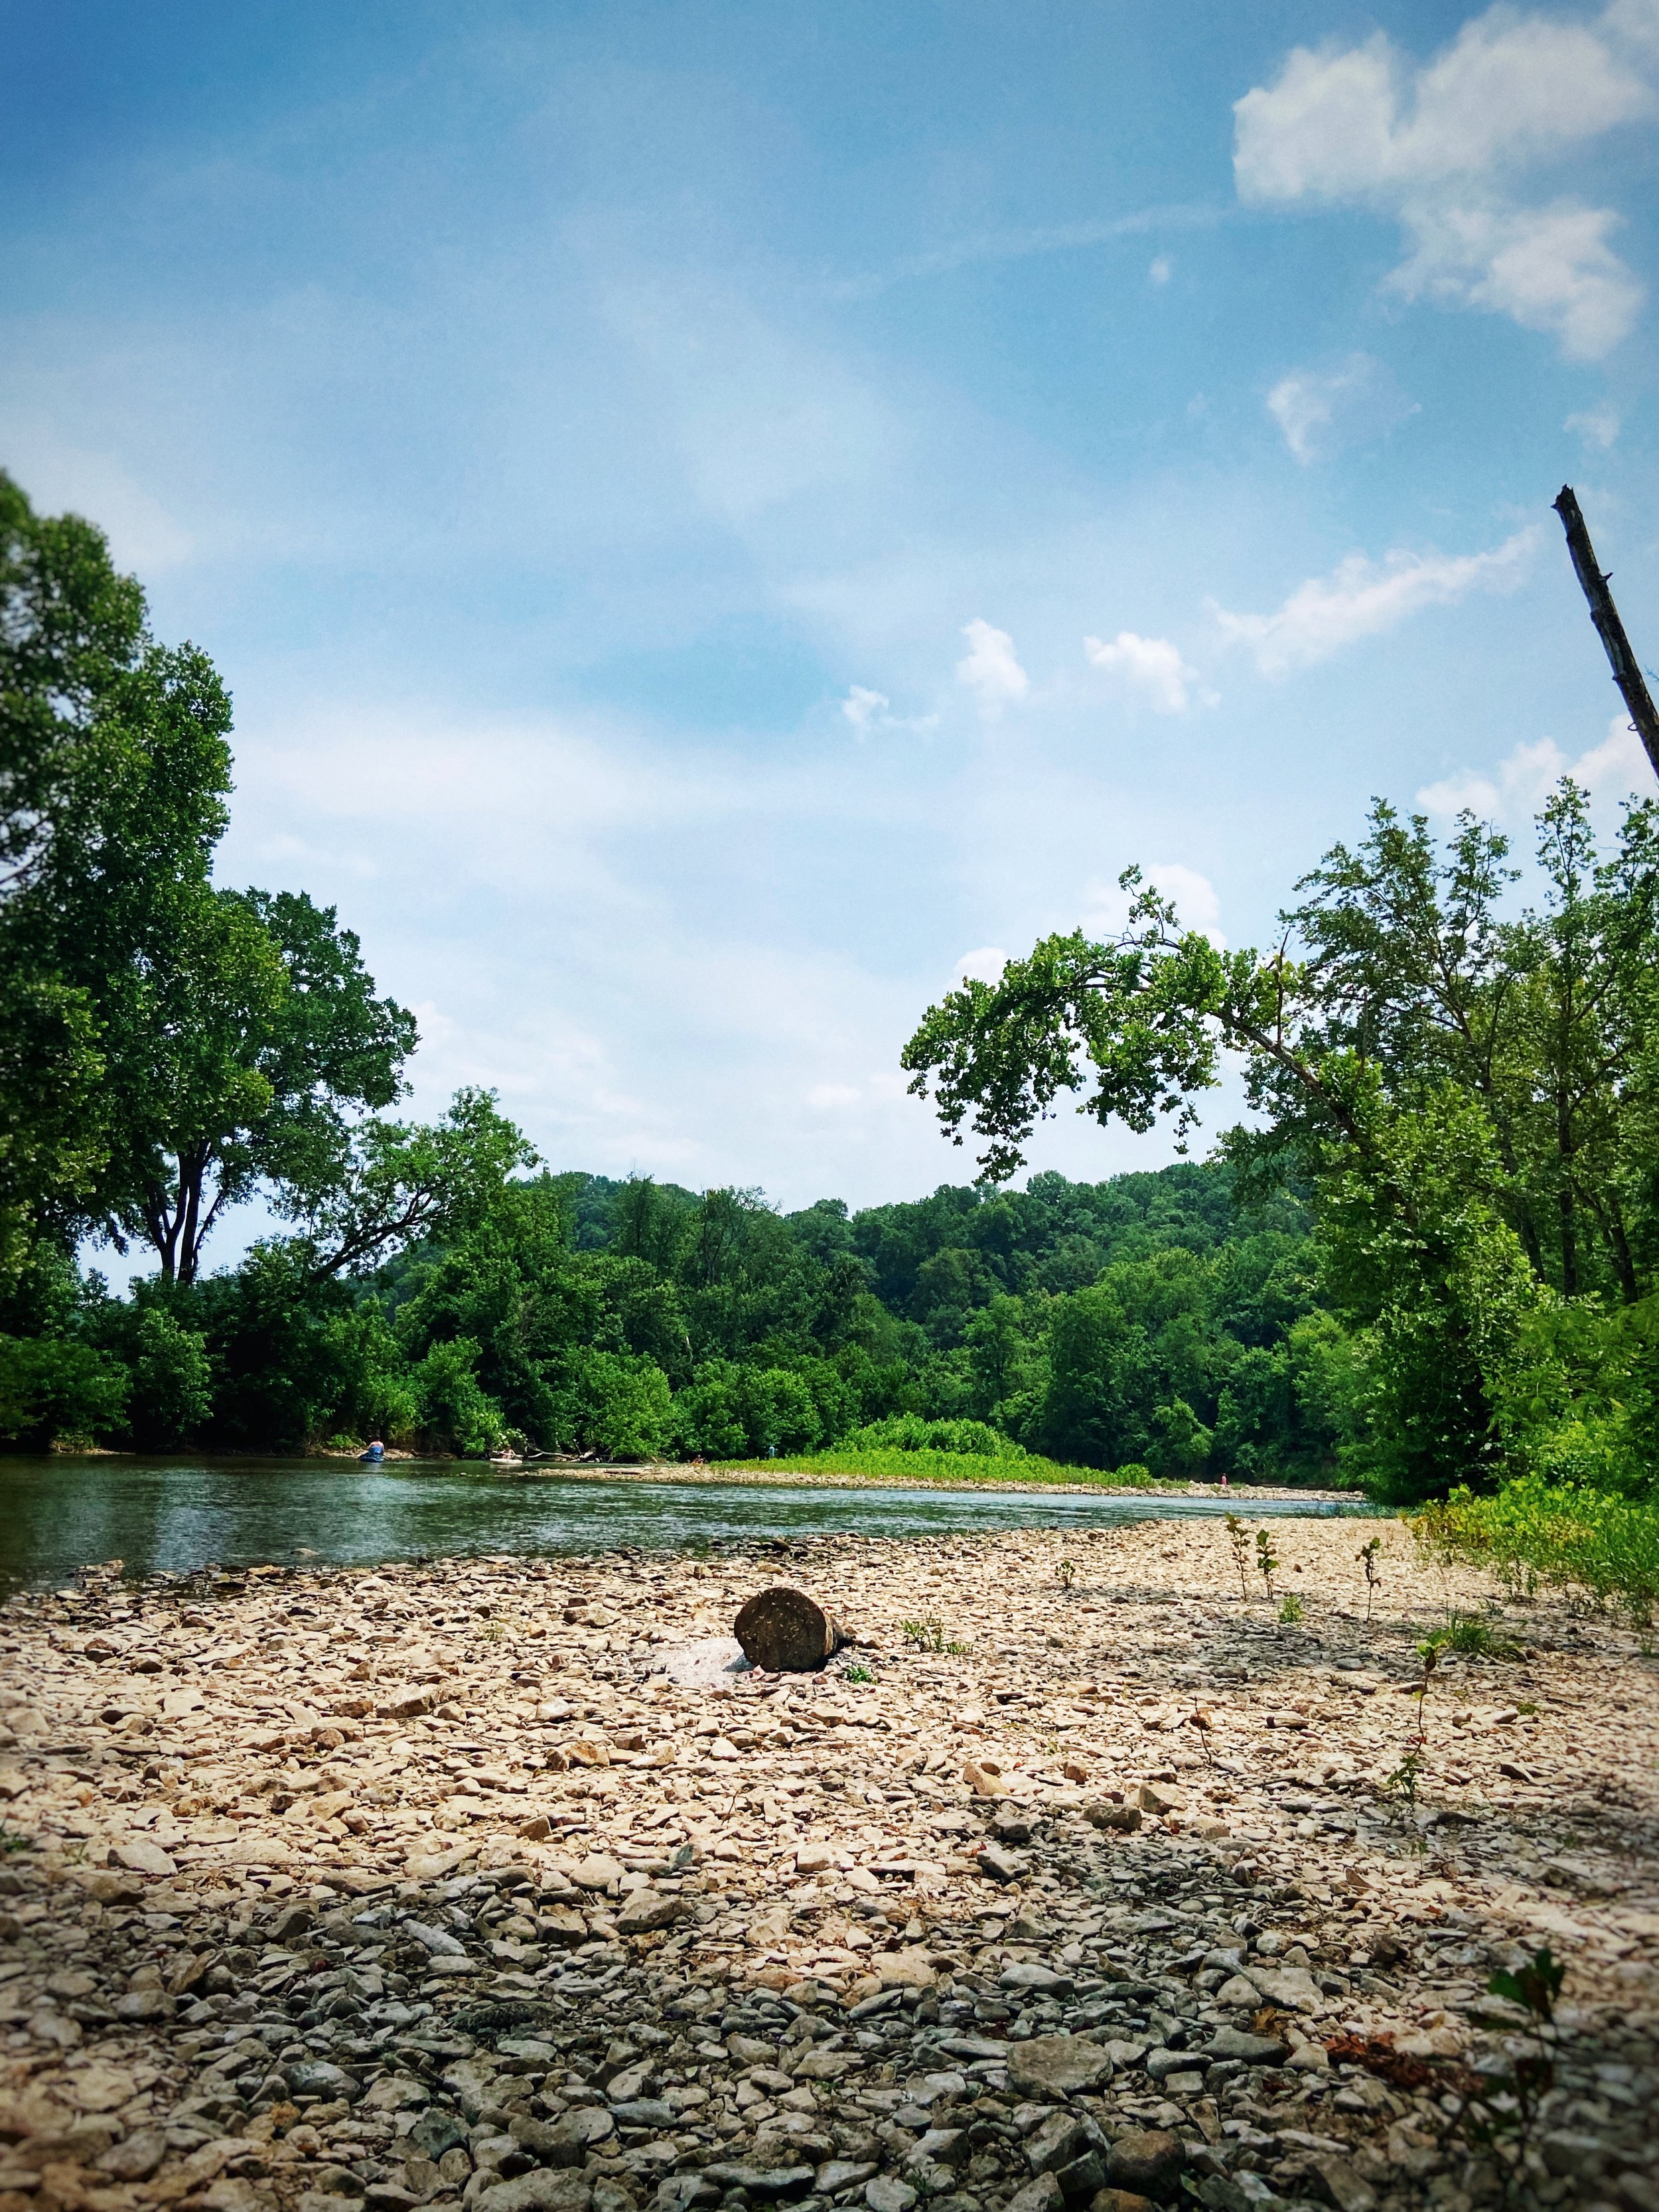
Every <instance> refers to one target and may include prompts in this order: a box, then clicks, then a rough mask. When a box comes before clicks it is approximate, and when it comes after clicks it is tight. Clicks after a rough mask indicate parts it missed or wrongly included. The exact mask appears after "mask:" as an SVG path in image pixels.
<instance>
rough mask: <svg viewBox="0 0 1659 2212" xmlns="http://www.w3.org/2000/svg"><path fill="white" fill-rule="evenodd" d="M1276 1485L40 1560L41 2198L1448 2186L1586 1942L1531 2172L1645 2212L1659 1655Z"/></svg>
mask: <svg viewBox="0 0 1659 2212" xmlns="http://www.w3.org/2000/svg"><path fill="white" fill-rule="evenodd" d="M1240 1502H1241V1504H1243V1503H1245V1501H1243V1500H1241V1501H1240ZM1270 1525H1271V1529H1272V1542H1273V1548H1274V1549H1275V1550H1276V1551H1277V1553H1278V1554H1279V1561H1278V1565H1277V1570H1276V1573H1275V1576H1274V1582H1273V1592H1274V1594H1273V1596H1272V1597H1271V1598H1270V1597H1269V1596H1268V1595H1267V1590H1266V1588H1265V1585H1264V1583H1263V1582H1262V1579H1261V1576H1260V1575H1259V1573H1258V1572H1257V1569H1256V1567H1255V1563H1254V1557H1253V1555H1252V1557H1251V1559H1249V1561H1248V1562H1247V1563H1246V1564H1245V1565H1243V1567H1241V1566H1240V1565H1238V1563H1237V1562H1236V1560H1235V1559H1234V1557H1233V1554H1232V1550H1231V1546H1230V1542H1229V1536H1228V1532H1227V1530H1226V1528H1225V1525H1223V1524H1221V1523H1218V1522H1212V1521H1204V1522H1191V1521H1189V1522H1156V1521H1153V1522H1141V1523H1139V1524H1137V1525H1135V1526H1132V1527H1127V1528H1119V1529H1114V1530H1112V1531H1109V1532H1097V1533H1078V1532H1070V1533H1068V1534H1066V1535H1065V1536H1064V1537H1063V1538H1061V1537H1060V1536H1057V1535H1056V1534H1054V1532H1052V1531H1043V1530H1039V1531H1024V1532H1018V1533H1007V1534H994V1535H982V1536H967V1537H942V1538H932V1539H917V1540H913V1541H869V1540H865V1539H861V1538H857V1537H834V1538H823V1539H806V1540H801V1541H790V1542H787V1543H784V1542H781V1541H780V1542H770V1543H763V1544H760V1545H757V1546H751V1547H747V1548H745V1549H744V1550H742V1551H741V1552H739V1551H738V1550H732V1551H730V1552H726V1553H720V1554H719V1555H717V1556H714V1557H710V1558H706V1559H684V1558H681V1559H675V1558H664V1557H659V1556H656V1555H650V1556H647V1555H643V1554H626V1553H624V1554H613V1555H611V1556H608V1557H604V1558H598V1559H581V1560H574V1559H544V1560H525V1559H465V1560H447V1561H442V1562H420V1563H416V1564H411V1565H399V1566H387V1567H382V1568H380V1569H378V1570H375V1571H356V1570H354V1571H295V1570H292V1569H289V1568H276V1567H268V1568H264V1569H260V1568H254V1569H251V1570H248V1571H239V1572H236V1573H234V1574H228V1573H219V1572H215V1571H208V1572H206V1573H204V1574H202V1575H199V1576H195V1577H190V1578H187V1579H186V1578H174V1579H168V1578H166V1577H153V1578H151V1579H149V1580H148V1581H145V1582H143V1583H129V1582H126V1581H124V1579H123V1577H122V1574H121V1571H120V1567H119V1563H118V1562H112V1563H110V1564H109V1565H106V1566H103V1567H100V1568H96V1569H92V1570H88V1571H86V1572H85V1573H84V1574H83V1575H82V1577H80V1578H79V1580H78V1583H77V1584H76V1587H75V1588H72V1589H62V1590H59V1591H57V1592H55V1593H52V1594H46V1593H35V1594H20V1595H15V1596H14V1597H13V1598H12V1599H11V1600H10V1601H9V1603H8V1604H7V1605H6V1606H5V1607H4V1608H3V1610H0V1740H3V1748H0V1800H3V1801H4V1802H3V1804H0V1814H3V1821H4V1826H3V1829H0V1844H3V1846H4V1849H3V1852H0V2212H36V2208H39V2212H141V2208H148V2207H178V2208H180V2212H356V2208H358V2207H362V2208H363V2212H409V2208H412V2207H415V2206H417V2205H425V2206H428V2207H431V2208H434V2212H461V2208H465V2212H475V2208H476V2212H635V2208H641V2212H644V2208H647V2207H651V2208H653V2212H679V2208H690V2207H704V2206H707V2207H714V2206H720V2207H724V2208H729V2212H746V2208H750V2207H765V2206H769V2205H772V2204H781V2205H783V2206H785V2207H786V2208H793V2212H830V2208H831V2207H836V2208H848V2212H864V2208H867V2212H909V2208H910V2207H912V2206H914V2205H918V2204H920V2205H921V2206H922V2212H928V2208H929V2205H930V2204H931V2208H932V2212H1004V2208H1005V2207H1006V2208H1010V2212H1066V2208H1068V2207H1069V2208H1080V2212H1140V2208H1142V2207H1144V2206H1146V2205H1148V2204H1150V2203H1185V2204H1193V2203H1198V2204H1202V2205H1206V2206H1209V2207H1212V2208H1215V2212H1237V2208H1240V2207H1255V2206H1268V2207H1271V2206H1273V2205H1279V2204H1285V2205H1292V2206H1300V2205H1308V2204H1322V2205H1334V2206H1336V2207H1338V2208H1340V2212H1407V2208H1417V2207H1419V2206H1423V2205H1433V2206H1437V2207H1442V2208H1446V2212H1458V2208H1461V2207H1462V2206H1464V2205H1478V2204H1481V2203H1489V2202H1496V2201H1497V2198H1498V2190H1499V2186H1500V2181H1501V2173H1500V2166H1501V2165H1502V2161H1501V2160H1500V2161H1499V2162H1498V2163H1497V2164H1495V2163H1494V2162H1493V2160H1492V2156H1491V2155H1490V2154H1489V2153H1488V2152H1487V2151H1486V2150H1484V2149H1483V2148H1482V2147H1481V2145H1480V2142H1479V2141H1478V2140H1477V2137H1478V2135H1479V2129H1478V2128H1477V2127H1476V2126H1474V2124H1472V2123H1471V2121H1470V2120H1469V2118H1468V2117H1467V2115H1468V2112H1469V2111H1470V2110H1471V2109H1473V2110H1474V2112H1477V2113H1480V2112H1492V2111H1499V2112H1501V2110H1502V2099H1501V2097H1499V2096H1498V2091H1497V2089H1496V2088H1495V2087H1493V2085H1494V2083H1495V2082H1496V2081H1497V2080H1498V2075H1501V2074H1502V2073H1503V2071H1504V2069H1511V2070H1512V2069H1513V2067H1514V2063H1515V2061H1516V2057H1517V2054H1524V2053H1525V2052H1526V2051H1528V2049H1530V2048H1531V2045H1529V2043H1528V2040H1527V2039H1526V2038H1525V2037H1524V2036H1523V2035H1522V2027H1523V2021H1522V2015H1520V2014H1519V2013H1518V2012H1517V2011H1516V2009H1515V2008H1512V2007H1510V2006H1509V2005H1506V2004H1505V2003H1504V2002H1503V2001H1502V2000H1501V1999H1499V1998H1498V1997H1495V1996H1492V1994H1490V1993H1489V1991H1488V1989H1487V1984H1488V1982H1489V1980H1490V1978H1492V1975H1493V1973H1494V1972H1497V1971H1499V1970H1502V1969H1506V1968H1507V1969H1510V1970H1513V1969H1515V1968H1516V1966H1519V1965H1520V1964H1522V1962H1523V1961H1525V1960H1528V1959H1530V1958H1531V1957H1532V1956H1533V1955H1534V1953H1535V1952H1536V1950H1537V1949H1538V1948H1539V1947H1540V1946H1541V1945H1543V1944H1547V1945H1548V1946H1549V1947H1550V1948H1551V1950H1552V1952H1553V1954H1554V1956H1555V1957H1556V1958H1557V1959H1559V1960H1562V1961H1563V1962H1564V1963H1565V1968H1566V1980H1565V1988H1564V1990H1563V1991H1562V1995H1561V2000H1560V2002H1559V2008H1558V2013H1557V2027H1556V2030H1555V2034H1554V2047H1553V2050H1552V2051H1551V2052H1550V2053H1549V2057H1550V2063H1551V2065H1552V2066H1553V2086H1551V2087H1548V2091H1547V2095H1546V2096H1545V2098H1544V2102H1543V2108H1542V2111H1541V2113H1540V2115H1539V2116H1538V2118H1537V2119H1536V2123H1535V2125H1534V2128H1533V2130H1532V2134H1531V2138H1530V2142H1531V2148H1530V2150H1529V2153H1528V2160H1529V2163H1528V2165H1527V2166H1526V2168H1525V2169H1524V2171H1522V2172H1521V2173H1520V2174H1519V2175H1518V2176H1517V2177H1516V2179H1515V2180H1514V2184H1513V2187H1512V2188H1511V2189H1510V2201H1511V2202H1513V2203H1517V2204H1527V2205H1531V2204H1540V2205H1555V2204H1571V2205H1585V2206H1595V2207H1600V2206H1607V2207H1610V2208H1613V2212H1659V2142H1656V2131H1655V2128H1654V2119H1655V2113H1656V2108H1659V2002H1656V2001H1659V1826H1656V1797H1659V1787H1656V1784H1659V1777H1656V1763H1655V1762H1656V1748H1659V1665H1656V1662H1654V1661H1653V1660H1652V1659H1651V1658H1650V1657H1646V1656H1644V1653H1643V1651H1642V1649H1641V1647H1640V1644H1639V1642H1638V1639H1636V1638H1632V1637H1630V1636H1626V1635H1624V1634H1622V1633H1621V1632H1620V1630H1619V1629H1618V1628H1617V1627H1616V1626H1614V1625H1613V1623H1611V1622H1609V1621H1607V1620H1601V1619H1597V1618H1589V1617H1582V1616H1575V1615H1573V1614H1571V1613H1569V1612H1567V1611H1565V1610H1564V1609H1561V1608H1558V1607H1553V1606H1546V1605H1543V1604H1527V1605H1522V1604H1521V1603H1519V1602H1518V1601H1509V1602H1508V1603H1506V1604H1505V1605H1504V1607H1502V1608H1501V1609H1499V1608H1498V1601H1497V1599H1496V1598H1495V1596H1494V1595H1493V1594H1492V1592H1490V1591H1489V1590H1487V1589H1486V1588H1484V1587H1483V1586H1482V1585H1481V1584H1480V1583H1479V1582H1478V1581H1477V1580H1476V1579H1474V1578H1472V1577H1469V1576H1468V1575H1466V1574H1463V1573H1462V1572H1461V1571H1459V1572H1456V1573H1452V1572H1449V1571H1446V1570H1443V1569H1442V1568H1440V1567H1438V1566H1436V1565H1432V1564H1430V1563H1428V1562H1425V1561H1424V1560H1421V1559H1419V1557H1418V1555H1417V1553H1416V1552H1415V1550H1414V1547H1413V1542H1412V1540H1411V1537H1410V1535H1409V1534H1408V1532H1407V1531H1406V1530H1405V1529H1404V1528H1402V1527H1401V1526H1400V1525H1399V1524H1397V1523H1392V1522H1380V1521H1379V1522H1368V1523H1361V1522H1352V1521H1346V1522H1332V1521H1321V1520H1307V1521H1289V1522H1287V1521H1278V1522H1273V1523H1272V1524H1270ZM1370 1534H1376V1535H1378V1536H1380V1538H1381V1539H1382V1553H1381V1559H1380V1571H1381V1577H1382V1579H1381V1585H1380V1588H1379V1589H1377V1590H1376V1592H1375V1593H1374V1594H1370V1595H1372V1598H1373V1607H1374V1613H1375V1618H1374V1619H1371V1620H1367V1618H1366V1603H1367V1596H1368V1592H1367V1590H1366V1588H1365V1584H1364V1577H1363V1576H1362V1573H1361V1569H1360V1565H1359V1563H1358V1560H1357V1559H1356V1556H1355V1554H1356V1551H1357V1549H1358V1545H1359V1543H1360V1541H1362V1539H1363V1538H1364V1537H1365V1536H1367V1535H1370ZM772 1583H791V1584H793V1585H796V1586H798V1587H800V1588H802V1589H806V1590H808V1591H809V1592H810V1593H811V1594H812V1595H814V1596H815V1597H817V1598H818V1599H819V1600H821V1601H822V1602H823V1604H825V1605H826V1606H827V1607H830V1608H831V1609H832V1610H833V1612H834V1613H835V1614H836V1617H837V1618H838V1619H839V1620H842V1621H843V1622H845V1623H846V1624H848V1626H849V1627H850V1628H851V1630H852V1632H853V1633H854V1637H855V1638H856V1641H855V1642H854V1643H853V1644H850V1645H848V1647H847V1648H846V1649H844V1650H842V1651H841V1652H839V1653H838V1654H837V1655H836V1657H835V1658H834V1659H833V1660H832V1661H831V1662H830V1663H829V1665H828V1667H827V1668H825V1669H824V1670H823V1672H822V1673H820V1674H808V1675H776V1674H759V1673H756V1672H753V1671H742V1670H741V1669H738V1670H734V1668H733V1666H732V1659H733V1656H734V1654H735V1652H736V1646H735V1645H734V1644H732V1643H731V1642H730V1641H729V1640H722V1639H729V1638H730V1635H731V1625H732V1619H733V1616H734V1614H735V1613H736V1611H737V1609H738V1607H739V1605H741V1604H742V1603H743V1602H744V1601H745V1600H746V1599H748V1598H749V1597H750V1596H752V1595H755V1593H756V1592H757V1590H759V1589H763V1588H765V1587H767V1586H768V1585H769V1584H772ZM1286 1595H1290V1596H1291V1597H1293V1599H1294V1600H1295V1602H1294V1603H1293V1604H1291V1605H1290V1606H1288V1607H1286V1606H1285V1605H1284V1600H1285V1596H1286ZM1281 1608H1282V1609H1283V1610H1284V1611H1285V1613H1288V1614H1290V1615H1291V1617H1290V1618H1288V1619H1281V1617H1280V1613H1281ZM1454 1611H1455V1612H1461V1613H1463V1614H1465V1615H1467V1616H1468V1617H1471V1618H1475V1619H1480V1620H1485V1621H1487V1622H1488V1623H1489V1624H1490V1626H1491V1630H1492V1635H1493V1637H1494V1638H1496V1639H1497V1641H1498V1643H1499V1644H1503V1643H1504V1640H1505V1639H1510V1650H1509V1652H1508V1655H1507V1656H1491V1655H1486V1656H1481V1655H1476V1654H1470V1655H1467V1656H1462V1657H1459V1656H1455V1655H1454V1654H1450V1653H1448V1654H1447V1655H1446V1656H1444V1657H1443V1660H1442V1661H1441V1663H1440V1664H1439V1665H1438V1666H1437V1668H1436V1669H1435V1670H1434V1673H1433V1674H1432V1677H1431V1680H1430V1682H1429V1686H1428V1689H1427V1692H1426V1695H1425V1699H1423V1702H1422V1704H1421V1707H1420V1720H1421V1727H1420V1729H1419V1695H1418V1692H1419V1689H1420V1687H1421V1685H1422V1682H1423V1680H1424V1674H1423V1668H1422V1664H1421V1662H1420V1661H1419V1657H1418V1656H1417V1651H1416V1647H1417V1645H1418V1644H1419V1643H1420V1642H1421V1641H1422V1640H1423V1638H1425V1635H1426V1634H1427V1633H1428V1632H1430V1631H1431V1629H1433V1628H1434V1627H1435V1626H1437V1624H1443V1623H1444V1622H1445V1621H1446V1620H1447V1619H1448V1617H1449V1613H1450V1612H1454ZM1419 1735H1421V1737H1422V1741H1421V1743H1420V1746H1419ZM1414 1752H1415V1753H1416V1757H1415V1758H1413V1753H1414ZM1472 2096H1473V2097H1474V2106H1473V2107H1471V2106H1470V2102H1469V2100H1470V2099H1471V2097H1472ZM1482 2096H1484V2097H1485V2099H1486V2101H1485V2102H1484V2103H1483V2102H1482V2101H1481V2098H1482ZM1494 2099H1496V2100H1497V2102H1496V2103H1495V2104H1494V2102H1493V2100H1494Z"/></svg>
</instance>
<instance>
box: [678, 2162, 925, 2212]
mask: <svg viewBox="0 0 1659 2212" xmlns="http://www.w3.org/2000/svg"><path fill="white" fill-rule="evenodd" d="M703 2174H704V2177H705V2179H708V2180H709V2181H712V2182H714V2183H716V2184H717V2185H719V2186H720V2188H721V2189H746V2190H747V2191H748V2192H749V2194H750V2196H751V2197H793V2196H796V2195H797V2194H798V2193H799V2191H801V2190H803V2189H807V2188H810V2187H811V2181H812V2168H811V2166H727V2165H725V2164H720V2165H717V2166H704V2168H703ZM871 2187H872V2189H873V2188H874V2187H875V2184H874V2183H873V2182H872V2184H871ZM908 2202H909V2203H912V2204H914V2203H915V2190H911V2191H909V2192H908ZM892 2212H903V2207H902V2206H899V2205H895V2206H894V2207H893V2208H892Z"/></svg>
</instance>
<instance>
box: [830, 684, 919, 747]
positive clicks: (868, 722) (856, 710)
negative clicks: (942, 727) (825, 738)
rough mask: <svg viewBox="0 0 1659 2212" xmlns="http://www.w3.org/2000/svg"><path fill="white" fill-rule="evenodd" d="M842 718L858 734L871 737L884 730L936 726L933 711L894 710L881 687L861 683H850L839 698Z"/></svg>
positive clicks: (917, 728)
mask: <svg viewBox="0 0 1659 2212" xmlns="http://www.w3.org/2000/svg"><path fill="white" fill-rule="evenodd" d="M841 712H842V720H843V721H846V722H850V723H851V725H852V726H853V728H854V730H856V731H857V732H858V734H859V736H860V738H872V737H877V736H879V735H880V734H882V733H883V732H885V731H888V730H912V731H916V732H921V731H924V730H936V729H937V728H938V727H939V716H938V715H937V714H895V713H894V712H893V702H892V701H891V700H890V698H889V697H888V696H887V694H886V693H885V692H884V691H872V690H869V689H868V688H867V686H866V685H865V684H853V685H852V686H851V687H850V688H849V690H848V694H847V696H846V697H845V698H844V699H843V700H842V702H841Z"/></svg>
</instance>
